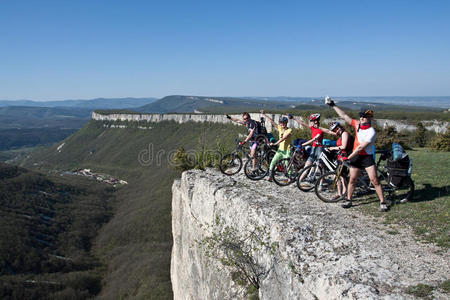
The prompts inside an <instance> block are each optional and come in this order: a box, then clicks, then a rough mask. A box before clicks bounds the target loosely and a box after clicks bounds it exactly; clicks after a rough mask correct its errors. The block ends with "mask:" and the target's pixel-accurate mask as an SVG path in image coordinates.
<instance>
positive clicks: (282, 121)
mask: <svg viewBox="0 0 450 300" xmlns="http://www.w3.org/2000/svg"><path fill="white" fill-rule="evenodd" d="M278 121H279V122H280V123H287V122H288V121H289V120H288V118H287V117H283V116H280V119H279V120H278Z"/></svg>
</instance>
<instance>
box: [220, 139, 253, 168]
mask: <svg viewBox="0 0 450 300" xmlns="http://www.w3.org/2000/svg"><path fill="white" fill-rule="evenodd" d="M235 141H236V149H234V151H233V152H231V153H228V154H225V155H224V156H222V158H221V159H220V162H219V169H220V171H221V172H222V173H223V174H225V175H228V176H231V175H235V174H237V173H239V171H240V170H241V169H242V164H243V163H242V157H247V158H248V159H250V148H249V147H248V145H247V146H244V145H240V144H239V142H240V141H239V140H238V139H236V140H235Z"/></svg>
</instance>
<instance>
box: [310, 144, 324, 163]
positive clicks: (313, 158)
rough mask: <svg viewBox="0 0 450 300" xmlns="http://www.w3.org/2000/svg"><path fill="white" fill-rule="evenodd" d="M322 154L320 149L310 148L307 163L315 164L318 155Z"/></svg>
mask: <svg viewBox="0 0 450 300" xmlns="http://www.w3.org/2000/svg"><path fill="white" fill-rule="evenodd" d="M321 153H322V147H312V149H311V153H310V154H309V157H308V161H309V162H312V163H313V162H315V161H316V160H317V159H319V156H320V154H321Z"/></svg>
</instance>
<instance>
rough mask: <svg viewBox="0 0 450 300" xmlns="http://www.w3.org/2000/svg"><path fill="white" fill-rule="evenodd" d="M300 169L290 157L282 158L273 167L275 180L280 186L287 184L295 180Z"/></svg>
mask: <svg viewBox="0 0 450 300" xmlns="http://www.w3.org/2000/svg"><path fill="white" fill-rule="evenodd" d="M297 172H298V170H297V169H296V165H295V164H294V163H293V162H291V159H290V158H283V159H280V160H279V161H278V162H277V163H276V165H275V166H274V167H273V169H272V179H273V182H275V183H276V184H278V185H279V186H287V185H289V184H291V183H292V182H294V181H295V178H296V177H297Z"/></svg>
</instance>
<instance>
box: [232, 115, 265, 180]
mask: <svg viewBox="0 0 450 300" xmlns="http://www.w3.org/2000/svg"><path fill="white" fill-rule="evenodd" d="M226 116H227V118H228V119H230V120H231V121H233V122H236V123H239V124H242V125H245V126H246V127H247V130H248V135H247V137H246V138H245V139H244V140H243V141H242V142H240V143H239V144H240V145H244V144H245V143H247V142H248V141H250V158H251V159H252V173H254V172H255V170H256V163H257V159H256V157H255V153H256V149H257V148H258V142H257V141H256V136H257V135H258V134H259V132H258V124H257V123H256V121H255V120H253V119H252V118H251V117H250V114H249V113H248V112H244V113H243V114H242V118H243V120H240V119H236V118H233V117H231V116H230V115H226Z"/></svg>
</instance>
